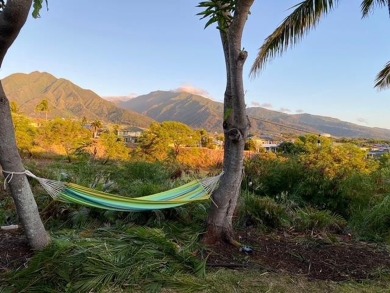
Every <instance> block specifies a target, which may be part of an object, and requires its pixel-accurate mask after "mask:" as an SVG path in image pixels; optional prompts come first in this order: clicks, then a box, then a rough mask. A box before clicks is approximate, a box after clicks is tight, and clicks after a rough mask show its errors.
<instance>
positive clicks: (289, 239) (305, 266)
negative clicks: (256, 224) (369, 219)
mask: <svg viewBox="0 0 390 293" xmlns="http://www.w3.org/2000/svg"><path fill="white" fill-rule="evenodd" d="M241 235H242V236H241V243H242V244H245V245H247V248H246V249H241V251H239V249H238V248H235V247H232V246H226V245H220V246H216V247H213V248H212V249H211V251H210V255H209V256H208V265H209V266H211V267H227V268H234V269H240V268H242V269H258V270H264V271H268V272H276V273H278V272H280V273H285V274H291V275H304V276H306V277H307V278H308V279H312V280H315V279H316V280H331V281H344V280H356V281H359V280H366V279H372V278H375V277H378V276H379V275H380V274H383V273H385V274H390V250H388V248H385V247H384V246H382V247H381V246H378V245H373V244H368V243H364V242H358V241H354V240H353V239H352V238H351V237H349V236H340V235H320V234H318V235H313V234H309V235H304V234H302V233H294V232H280V233H277V234H263V233H259V232H258V231H256V230H252V231H250V230H249V231H245V232H244V233H241ZM330 238H331V239H330Z"/></svg>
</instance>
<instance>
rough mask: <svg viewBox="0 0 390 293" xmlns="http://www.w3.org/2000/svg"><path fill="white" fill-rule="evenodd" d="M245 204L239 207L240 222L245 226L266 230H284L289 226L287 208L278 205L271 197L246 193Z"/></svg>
mask: <svg viewBox="0 0 390 293" xmlns="http://www.w3.org/2000/svg"><path fill="white" fill-rule="evenodd" d="M242 200H243V203H242V204H240V205H239V215H240V221H241V222H242V224H243V225H245V226H249V225H254V226H260V227H265V228H268V229H269V228H273V229H274V228H282V227H287V226H288V224H289V216H288V213H287V210H286V207H285V206H283V205H281V204H278V203H277V202H276V201H275V200H274V199H272V198H270V197H260V196H258V195H256V194H253V193H250V192H248V193H245V194H244V196H243V199H242Z"/></svg>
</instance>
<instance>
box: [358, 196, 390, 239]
mask: <svg viewBox="0 0 390 293" xmlns="http://www.w3.org/2000/svg"><path fill="white" fill-rule="evenodd" d="M351 225H352V226H353V227H354V228H355V230H356V231H358V234H359V235H360V236H361V237H363V238H364V239H368V240H374V241H383V240H387V241H389V240H390V195H386V196H385V197H384V198H383V199H382V200H380V201H379V202H378V203H375V204H372V205H370V206H368V207H365V208H363V209H362V210H360V211H356V214H355V215H354V217H353V218H352V219H351Z"/></svg>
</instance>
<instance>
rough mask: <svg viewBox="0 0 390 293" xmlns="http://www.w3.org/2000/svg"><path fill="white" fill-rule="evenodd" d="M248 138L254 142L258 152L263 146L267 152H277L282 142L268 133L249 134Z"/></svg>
mask: <svg viewBox="0 0 390 293" xmlns="http://www.w3.org/2000/svg"><path fill="white" fill-rule="evenodd" d="M248 139H249V140H252V141H253V142H254V145H255V149H256V151H257V152H259V151H260V149H261V148H263V149H265V151H266V152H273V153H275V152H276V150H277V148H278V146H279V144H280V141H276V140H275V139H274V138H273V137H271V136H267V135H260V137H256V136H249V137H248Z"/></svg>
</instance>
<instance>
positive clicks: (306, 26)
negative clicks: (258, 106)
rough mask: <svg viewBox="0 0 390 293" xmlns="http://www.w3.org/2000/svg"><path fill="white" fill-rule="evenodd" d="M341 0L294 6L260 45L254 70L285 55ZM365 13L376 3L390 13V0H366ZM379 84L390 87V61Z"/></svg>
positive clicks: (309, 0) (317, 0) (307, 1)
mask: <svg viewBox="0 0 390 293" xmlns="http://www.w3.org/2000/svg"><path fill="white" fill-rule="evenodd" d="M338 3H339V0H305V1H303V2H301V3H299V4H297V5H295V6H294V7H293V8H295V9H294V11H293V12H292V13H291V14H290V15H289V16H287V17H286V18H285V19H284V21H283V22H282V24H281V25H279V26H278V27H277V28H276V30H275V31H274V32H273V33H272V34H271V35H269V36H268V37H267V38H266V39H265V42H264V44H263V45H262V46H261V47H260V50H259V53H258V55H257V57H256V59H255V62H254V64H253V65H252V68H251V74H254V75H255V74H257V73H258V72H259V71H261V70H262V69H263V68H264V66H265V63H266V62H267V61H269V60H270V59H272V58H274V57H275V56H278V55H282V53H283V52H284V51H286V50H287V48H289V47H292V46H294V45H295V44H296V43H298V42H299V41H300V40H301V39H302V38H303V37H304V36H305V35H306V34H307V33H308V32H309V31H310V30H311V29H314V28H315V27H316V26H317V24H318V23H319V21H320V20H321V18H322V17H324V16H325V15H327V14H328V13H329V12H330V11H331V10H333V9H334V8H336V6H337V4H338ZM360 6H361V11H362V17H363V18H364V17H367V16H368V15H369V14H370V13H371V12H372V11H373V10H374V8H375V7H383V6H385V7H387V8H388V10H389V14H390V0H363V1H362V3H361V5H360ZM375 87H376V88H378V89H380V90H382V89H387V88H389V87H390V62H388V63H387V64H386V65H385V67H384V68H383V69H382V70H381V71H380V72H379V73H378V75H377V76H376V80H375Z"/></svg>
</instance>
